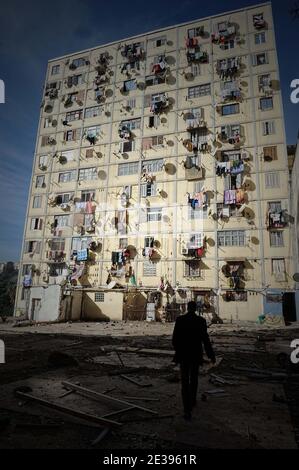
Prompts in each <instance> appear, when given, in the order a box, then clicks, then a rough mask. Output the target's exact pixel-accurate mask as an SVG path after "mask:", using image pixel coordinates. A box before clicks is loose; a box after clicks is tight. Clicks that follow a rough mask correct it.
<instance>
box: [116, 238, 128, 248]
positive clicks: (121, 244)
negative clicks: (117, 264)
mask: <svg viewBox="0 0 299 470" xmlns="http://www.w3.org/2000/svg"><path fill="white" fill-rule="evenodd" d="M118 246H119V249H120V250H125V249H126V248H127V247H128V239H127V238H120V239H119V245H118Z"/></svg>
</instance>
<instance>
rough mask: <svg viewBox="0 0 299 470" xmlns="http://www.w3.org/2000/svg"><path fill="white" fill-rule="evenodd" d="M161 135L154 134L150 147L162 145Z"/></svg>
mask: <svg viewBox="0 0 299 470" xmlns="http://www.w3.org/2000/svg"><path fill="white" fill-rule="evenodd" d="M163 138H164V137H163V135H155V136H153V137H152V138H151V139H152V147H160V146H162V145H163Z"/></svg>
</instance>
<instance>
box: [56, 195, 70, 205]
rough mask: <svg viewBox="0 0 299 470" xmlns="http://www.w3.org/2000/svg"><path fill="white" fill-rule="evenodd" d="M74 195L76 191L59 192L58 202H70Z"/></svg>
mask: <svg viewBox="0 0 299 470" xmlns="http://www.w3.org/2000/svg"><path fill="white" fill-rule="evenodd" d="M73 197H74V193H62V194H57V196H56V204H57V205H61V204H67V203H68V202H70V201H71V200H72V199H73Z"/></svg>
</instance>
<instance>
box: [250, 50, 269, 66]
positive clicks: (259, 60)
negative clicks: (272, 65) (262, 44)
mask: <svg viewBox="0 0 299 470" xmlns="http://www.w3.org/2000/svg"><path fill="white" fill-rule="evenodd" d="M268 63H269V57H268V54H267V52H262V53H260V54H255V55H253V56H252V65H253V66H258V65H265V64H268Z"/></svg>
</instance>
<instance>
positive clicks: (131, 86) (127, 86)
mask: <svg viewBox="0 0 299 470" xmlns="http://www.w3.org/2000/svg"><path fill="white" fill-rule="evenodd" d="M136 88H137V83H136V80H135V79H133V80H126V81H125V82H124V90H125V91H132V90H136Z"/></svg>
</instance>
